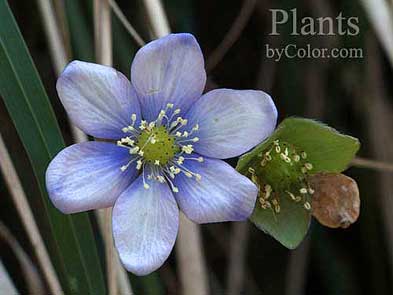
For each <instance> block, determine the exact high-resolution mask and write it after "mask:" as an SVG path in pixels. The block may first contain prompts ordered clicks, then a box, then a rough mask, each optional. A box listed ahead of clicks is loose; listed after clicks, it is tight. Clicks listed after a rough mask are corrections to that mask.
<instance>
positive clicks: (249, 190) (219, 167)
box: [174, 158, 258, 223]
mask: <svg viewBox="0 0 393 295" xmlns="http://www.w3.org/2000/svg"><path fill="white" fill-rule="evenodd" d="M183 166H184V167H186V168H187V169H188V170H190V171H192V172H193V173H197V174H200V176H201V179H200V180H199V181H198V180H196V179H195V178H194V177H193V178H188V177H187V176H185V175H184V174H179V175H177V176H176V178H175V179H174V183H175V185H176V186H177V187H178V189H179V192H178V193H176V194H175V197H176V200H177V202H178V204H179V207H180V209H181V210H182V211H183V212H184V213H185V214H186V215H187V217H188V218H189V219H191V220H193V221H195V222H197V223H209V222H223V221H240V220H245V219H247V218H248V217H249V216H250V214H251V213H252V211H253V209H254V206H255V200H256V197H257V194H258V189H257V187H256V186H255V185H254V184H253V183H252V182H251V181H250V180H249V179H248V178H247V177H245V176H243V175H241V174H240V173H238V172H237V171H236V170H235V169H233V168H232V167H231V166H229V165H228V164H227V163H225V162H224V161H222V160H216V159H209V158H205V159H204V162H202V163H199V162H197V161H191V160H189V161H187V160H186V161H185V162H184V164H183Z"/></svg>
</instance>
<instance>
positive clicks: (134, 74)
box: [131, 33, 206, 121]
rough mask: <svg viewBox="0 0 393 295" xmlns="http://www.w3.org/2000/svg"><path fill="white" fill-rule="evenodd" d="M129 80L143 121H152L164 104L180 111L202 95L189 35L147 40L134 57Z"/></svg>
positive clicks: (199, 64) (198, 58) (200, 70)
mask: <svg viewBox="0 0 393 295" xmlns="http://www.w3.org/2000/svg"><path fill="white" fill-rule="evenodd" d="M131 81H132V84H133V85H134V87H135V89H136V91H137V93H138V97H139V99H140V103H141V107H142V114H143V116H144V118H145V119H146V120H148V121H152V120H155V119H156V117H157V115H158V113H159V112H160V110H162V109H165V108H166V105H167V104H168V103H173V104H174V107H175V108H180V109H181V112H180V115H182V114H184V113H185V112H186V111H187V110H188V109H189V108H190V106H191V105H192V104H193V103H194V102H195V101H196V100H197V99H199V97H200V96H201V95H202V91H203V89H204V87H205V83H206V72H205V65H204V60H203V54H202V51H201V49H200V47H199V45H198V42H197V41H196V39H195V38H194V36H193V35H191V34H185V33H182V34H170V35H168V36H166V37H163V38H160V39H157V40H154V41H152V42H150V43H148V44H147V45H145V46H143V47H142V48H141V49H140V50H139V51H138V52H137V54H136V56H135V59H134V61H133V63H132V67H131Z"/></svg>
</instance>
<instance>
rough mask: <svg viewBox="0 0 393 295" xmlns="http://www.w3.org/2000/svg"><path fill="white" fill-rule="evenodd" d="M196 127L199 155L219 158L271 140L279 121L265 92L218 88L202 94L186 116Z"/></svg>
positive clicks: (227, 156) (239, 152) (229, 156)
mask: <svg viewBox="0 0 393 295" xmlns="http://www.w3.org/2000/svg"><path fill="white" fill-rule="evenodd" d="M186 118H187V119H188V123H187V126H185V127H184V128H185V129H190V128H191V127H192V126H195V124H198V125H199V130H198V131H197V132H194V133H193V135H195V136H197V137H198V138H199V141H198V142H196V143H195V144H193V145H194V149H195V151H196V152H197V153H199V154H202V155H205V156H208V157H212V158H219V159H227V158H231V157H235V156H238V155H241V154H243V153H245V152H247V151H248V150H250V149H251V148H253V147H254V146H256V145H257V144H258V143H260V142H261V141H263V140H264V139H265V138H266V137H268V136H269V135H270V134H271V133H272V132H273V130H274V128H275V126H276V121H277V110H276V107H275V105H274V103H273V101H272V99H271V97H270V96H269V95H268V94H266V93H265V92H263V91H256V90H231V89H217V90H213V91H210V92H208V93H206V94H205V95H203V96H202V97H201V98H200V99H199V100H198V101H197V102H196V103H195V105H193V106H192V108H191V110H190V111H189V112H188V113H187V115H186Z"/></svg>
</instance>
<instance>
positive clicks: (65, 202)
mask: <svg viewBox="0 0 393 295" xmlns="http://www.w3.org/2000/svg"><path fill="white" fill-rule="evenodd" d="M130 159H131V156H130V154H129V151H128V150H127V149H125V148H121V147H118V146H116V145H114V144H112V143H107V142H94V141H89V142H84V143H80V144H74V145H72V146H70V147H67V148H65V149H64V150H62V151H61V152H60V153H59V154H57V156H56V157H55V158H54V159H53V160H52V162H51V163H50V164H49V167H48V169H47V171H46V187H47V190H48V193H49V197H50V199H51V200H52V202H53V204H54V205H55V207H56V208H58V209H59V210H60V211H62V212H63V213H76V212H81V211H86V210H91V209H99V208H106V207H110V206H113V204H114V202H115V200H116V199H117V198H118V197H119V195H120V194H121V193H122V192H123V191H124V190H125V189H126V188H127V187H128V186H129V185H130V184H131V182H132V181H133V180H134V179H135V177H136V174H137V173H136V172H137V170H136V169H135V167H129V168H128V169H127V170H126V171H124V172H122V171H121V170H120V167H121V166H123V165H126V164H127V162H128V161H129V160H130Z"/></svg>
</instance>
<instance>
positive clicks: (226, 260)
mask: <svg viewBox="0 0 393 295" xmlns="http://www.w3.org/2000/svg"><path fill="white" fill-rule="evenodd" d="M39 2H40V1H22V0H10V1H9V5H10V7H11V9H12V12H13V14H14V16H15V18H16V21H17V23H18V25H19V28H20V30H21V33H22V35H23V37H24V39H25V42H26V44H27V46H28V49H29V51H30V54H31V55H32V58H33V61H34V63H35V65H36V67H37V69H38V72H39V74H40V76H41V79H42V81H43V83H44V86H45V89H46V91H47V93H48V96H49V98H50V101H51V104H52V106H53V108H54V110H55V113H56V116H57V119H58V122H59V125H60V128H61V132H62V134H63V136H64V138H65V141H66V143H67V144H68V145H69V144H71V143H72V142H73V135H72V132H71V129H70V126H69V124H68V120H67V117H66V114H65V112H64V109H63V108H62V106H61V104H60V102H59V99H58V97H57V94H56V91H55V83H56V76H57V72H56V71H57V70H56V66H55V64H54V61H53V58H52V57H53V56H52V54H51V50H50V45H49V44H50V43H49V42H48V38H47V33H46V30H45V26H47V24H45V22H44V21H43V17H42V10H40V9H39V5H38V4H39ZM52 3H53V7H54V10H55V13H56V19H55V20H56V21H57V22H58V23H61V24H67V26H68V28H67V30H65V29H64V30H63V32H67V34H64V36H62V38H64V40H68V41H69V43H68V44H69V45H70V46H69V48H67V51H68V52H69V56H72V59H80V60H84V61H95V56H96V54H97V52H95V50H94V20H93V14H94V12H93V10H94V9H93V4H92V1H78V0H64V1H52ZM117 4H118V6H119V8H120V9H121V11H122V12H123V14H124V15H125V17H126V18H127V19H128V21H129V22H130V23H131V24H132V25H133V27H134V28H135V30H136V31H137V32H138V33H139V34H140V36H141V37H142V39H143V40H145V41H149V40H151V39H152V38H153V35H152V32H153V31H154V30H152V27H151V22H149V17H150V16H149V14H148V12H147V11H146V5H145V3H144V1H141V0H136V1H126V0H124V1H123V0H122V1H121V0H118V1H117ZM162 5H163V8H164V10H165V12H166V15H167V17H168V20H169V24H170V27H171V30H172V31H173V32H191V33H192V34H194V35H195V36H196V38H197V40H198V41H199V43H200V45H201V48H202V51H203V52H204V55H205V59H206V67H207V71H208V77H209V80H208V84H207V89H213V88H217V87H225V88H235V89H262V90H264V91H266V92H268V93H270V94H271V95H272V97H273V99H274V101H275V103H276V105H277V108H278V110H279V118H280V119H279V120H280V121H281V120H282V119H283V118H285V117H288V116H304V117H308V118H314V119H317V120H321V121H323V122H325V123H327V124H329V125H330V126H332V127H334V128H336V129H338V130H339V131H341V132H343V133H346V134H349V135H352V136H355V137H357V138H359V139H360V141H361V143H362V147H361V150H360V153H359V156H360V157H364V158H369V159H374V160H378V161H382V162H385V163H393V133H392V130H393V116H392V114H393V109H392V107H393V99H392V97H393V95H392V94H393V84H392V77H393V76H392V74H393V73H392V65H393V58H392V56H393V47H392V43H393V41H392V40H393V34H390V35H389V34H386V33H389V32H393V22H392V18H393V2H392V1H390V0H389V1H384V0H378V1H371V0H370V1H367V0H364V1H327V0H313V1H311V0H302V1H289V0H214V1H198V0H163V1H162ZM293 8H296V9H297V14H298V16H297V17H298V20H299V21H300V19H301V18H302V17H305V16H309V17H312V18H314V19H316V18H318V17H327V16H329V17H333V18H335V17H336V16H338V15H339V14H340V13H342V15H344V16H347V17H357V18H358V20H359V24H358V25H359V34H357V35H355V36H349V35H342V36H341V35H339V34H334V35H332V36H321V35H315V36H302V35H298V36H294V35H291V33H292V29H293V28H292V23H291V22H288V23H287V24H286V25H280V26H279V29H278V30H279V33H280V34H279V35H278V36H271V35H269V33H270V32H271V30H272V14H271V12H270V11H269V9H283V10H286V11H288V12H289V11H290V9H293ZM111 16H112V20H111V24H112V32H113V40H112V46H113V66H114V67H115V68H117V69H118V70H120V71H121V72H123V73H124V74H125V75H126V76H128V77H129V72H130V65H131V61H132V59H133V56H134V54H135V52H136V51H137V50H138V48H139V45H138V43H137V42H135V40H134V39H133V38H132V37H131V36H130V34H129V32H128V31H127V30H126V29H125V27H124V26H123V24H122V23H121V21H120V20H119V18H118V17H117V16H116V15H115V14H114V13H112V14H111ZM334 28H335V30H336V29H337V23H335V24H334ZM266 44H269V45H270V46H271V47H272V48H283V47H284V46H286V45H288V44H296V45H298V46H306V45H307V44H311V46H312V47H317V48H361V49H362V50H363V58H353V59H350V58H328V59H322V58H310V59H300V58H293V59H289V58H286V57H283V58H282V59H281V60H280V61H274V59H271V58H268V57H267V56H266ZM0 133H1V135H2V137H3V139H4V141H5V144H6V147H7V150H8V152H9V154H10V156H11V158H12V161H13V164H14V165H15V168H16V170H17V171H18V175H19V177H20V180H21V182H22V186H23V189H24V191H25V193H26V194H27V196H28V199H29V203H30V206H31V208H32V211H33V213H34V215H35V218H36V220H37V222H38V225H39V228H40V231H41V233H42V235H43V237H44V239H45V231H46V230H47V228H46V227H47V225H46V224H45V221H44V220H42V216H41V213H42V211H41V210H42V209H40V204H39V203H38V201H37V198H35V197H33V196H34V195H36V194H39V191H38V188H37V182H36V179H35V177H34V174H33V173H32V167H31V164H30V162H29V159H28V156H27V154H26V152H25V150H24V148H23V145H22V144H21V141H20V139H19V137H18V134H17V132H16V130H15V127H14V125H13V123H12V120H11V118H10V115H9V113H8V112H7V109H6V107H5V105H4V103H3V101H2V100H0ZM0 156H3V155H0ZM231 164H233V165H235V164H236V159H234V160H233V161H231ZM345 174H347V175H349V176H350V177H352V178H354V179H355V180H356V181H357V182H358V185H359V189H360V197H361V213H360V218H359V220H358V222H357V223H355V224H354V225H352V226H351V227H349V228H348V229H328V228H325V227H322V226H321V225H320V224H318V223H317V222H316V221H313V222H312V224H311V227H310V231H309V233H308V235H307V237H306V239H305V240H304V241H303V243H302V244H301V245H300V247H299V248H298V249H296V250H293V251H290V250H287V249H286V248H284V247H283V246H282V245H281V244H280V243H278V242H277V241H275V240H274V239H272V238H271V237H270V236H268V235H265V234H264V233H263V232H261V231H259V230H258V229H257V228H256V227H255V226H254V225H253V224H252V223H239V224H236V223H225V224H211V225H202V226H201V227H200V230H201V234H202V246H203V251H202V252H203V255H204V261H205V265H206V277H207V280H208V288H209V289H210V294H288V295H292V294H293V295H295V294H321V295H324V294H329V295H330V294H393V273H392V267H393V174H392V172H383V171H378V170H375V169H369V168H359V167H351V168H350V169H348V170H347V171H346V172H345ZM89 215H90V219H91V222H92V225H93V228H94V229H95V230H94V232H95V233H96V239H97V243H98V245H99V247H98V251H99V252H98V253H99V257H100V258H102V260H103V261H104V260H105V259H104V256H105V254H104V252H105V251H104V247H103V241H102V237H101V236H100V235H99V230H98V224H97V221H96V219H95V216H94V214H93V213H89ZM0 222H1V223H0V225H1V226H0V229H1V234H0V256H1V262H2V264H3V266H4V269H5V270H6V273H8V274H9V277H10V278H11V281H12V284H13V285H14V287H15V289H16V290H17V291H18V292H19V293H21V294H33V293H34V292H38V293H34V294H39V293H42V294H49V292H50V291H49V289H48V285H47V282H46V281H45V279H44V277H43V274H42V271H41V270H40V268H39V267H38V266H37V257H36V255H35V252H34V251H33V249H34V245H32V244H31V242H30V241H29V239H28V238H27V233H26V229H25V227H24V226H23V224H22V222H21V220H20V217H19V215H18V214H17V211H16V209H15V206H14V203H13V201H12V199H11V197H10V190H9V187H8V186H7V185H6V182H5V179H4V175H1V177H0ZM16 245H17V246H16ZM102 264H103V267H104V262H102ZM0 272H2V273H5V272H4V270H2V269H1V268H0ZM129 278H130V281H131V286H132V289H133V290H134V292H135V293H136V294H184V293H185V292H184V289H182V276H181V271H180V269H179V263H178V256H176V253H175V251H174V252H173V253H172V254H171V256H170V258H169V260H168V262H167V263H166V264H165V265H164V266H163V267H162V268H161V269H160V270H158V271H157V272H155V273H154V274H152V275H150V276H148V277H144V278H137V277H134V276H132V275H129ZM0 283H1V280H0ZM183 287H184V286H183ZM0 290H1V289H0ZM188 294H191V293H188ZM201 295H204V294H201Z"/></svg>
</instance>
